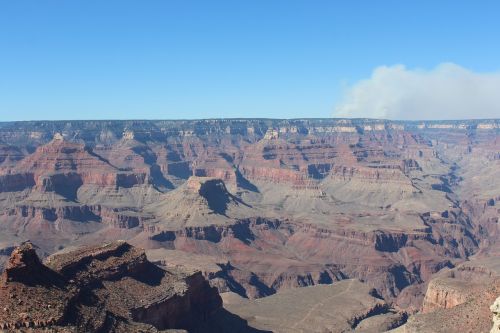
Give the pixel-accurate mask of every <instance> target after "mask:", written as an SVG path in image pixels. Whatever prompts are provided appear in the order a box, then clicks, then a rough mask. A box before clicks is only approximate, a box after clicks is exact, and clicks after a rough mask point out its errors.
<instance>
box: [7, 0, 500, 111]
mask: <svg viewBox="0 0 500 333" xmlns="http://www.w3.org/2000/svg"><path fill="white" fill-rule="evenodd" d="M498 13H500V2H498V1H384V0H381V1H333V0H330V1H314V0H313V1H311V0H309V1H307V0H304V1H294V0H288V1H277V0H276V1H275V0H253V1H215V0H214V1H188V0H178V1H177V0H163V1H154V0H148V1H138V0H136V1H128V0H119V1H112V0H108V1H102V0H71V1H62V0H59V1H55V0H53V1H44V0H32V1H28V0H26V1H23V0H16V1H8V0H0V121H9V120H29V119H126V118H141V119H145V118H148V119H171V118H213V117H217V118H219V117H273V118H295V117H331V116H333V115H334V113H335V109H336V107H337V106H338V105H339V103H342V101H345V99H346V97H345V95H346V91H347V93H348V92H349V91H350V89H351V88H352V86H353V85H356V83H357V82H358V81H359V80H363V79H368V78H370V77H371V76H372V74H373V71H374V69H376V68H378V67H379V66H394V65H398V64H402V65H405V66H406V68H408V69H410V70H418V69H422V70H433V69H434V68H436V66H439V65H440V64H442V63H454V64H457V65H459V66H461V67H462V68H465V69H467V70H468V71H471V72H473V73H479V74H481V73H483V74H484V73H498V72H499V70H500V63H499V59H500V43H499V36H500V20H499V19H498ZM354 104H356V103H354ZM358 104H359V103H358ZM358 104H356V105H358ZM471 112H472V111H471ZM359 114H360V115H364V113H363V112H361V113H359ZM489 114H491V112H490V113H489ZM356 115H358V114H356ZM461 116H464V117H467V114H465V115H461ZM472 116H474V115H473V114H471V117H472ZM499 116H500V114H499ZM414 118H418V114H416V115H414Z"/></svg>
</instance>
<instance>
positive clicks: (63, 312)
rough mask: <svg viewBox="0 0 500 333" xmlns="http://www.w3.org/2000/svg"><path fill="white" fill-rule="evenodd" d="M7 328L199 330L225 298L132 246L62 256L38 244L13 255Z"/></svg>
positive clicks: (1, 296)
mask: <svg viewBox="0 0 500 333" xmlns="http://www.w3.org/2000/svg"><path fill="white" fill-rule="evenodd" d="M0 304H1V305H2V308H1V309H0V329H3V330H6V331H16V330H19V329H21V328H23V329H25V330H28V331H40V330H48V331H50V332H157V331H160V330H167V329H186V330H196V327H197V326H198V325H200V324H203V322H204V321H207V320H210V318H211V316H213V315H214V314H215V313H217V312H218V311H220V309H221V307H222V299H221V297H220V296H219V294H218V292H217V290H216V289H215V288H212V287H210V286H209V284H208V282H207V281H206V280H205V279H204V278H203V276H202V275H201V273H199V272H192V271H191V272H189V271H186V270H182V269H180V268H178V269H170V270H168V271H166V270H163V269H161V268H159V267H157V266H155V265H153V264H152V263H150V262H149V261H147V259H146V256H145V254H144V251H142V250H140V249H137V248H134V247H132V246H131V245H129V244H127V243H125V242H114V243H110V244H106V245H103V246H98V247H88V248H84V249H82V250H78V251H72V252H68V253H64V254H59V255H54V256H52V257H49V258H48V259H47V260H46V263H45V264H42V262H41V261H40V259H39V258H38V256H37V254H36V252H35V249H34V247H33V245H32V244H31V243H24V244H22V245H21V246H20V247H18V248H17V249H16V250H14V252H13V253H12V255H11V257H10V259H9V261H8V263H7V265H6V268H5V271H4V273H3V275H2V278H1V281H0Z"/></svg>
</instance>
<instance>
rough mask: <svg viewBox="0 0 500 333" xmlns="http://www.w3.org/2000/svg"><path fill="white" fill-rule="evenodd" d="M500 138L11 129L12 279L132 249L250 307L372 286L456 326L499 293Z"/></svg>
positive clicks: (271, 125)
mask: <svg viewBox="0 0 500 333" xmlns="http://www.w3.org/2000/svg"><path fill="white" fill-rule="evenodd" d="M499 131H500V127H499V121H498V120H470V121H431V122H411V121H408V122H400V121H385V120H369V119H352V120H351V119H296V120H273V119H232V120H225V119H220V120H216V119H214V120H189V121H71V122H66V121H64V122H22V123H0V221H1V222H0V268H1V267H2V266H6V265H8V263H7V261H8V258H9V255H10V252H12V246H13V244H15V243H19V241H20V240H23V239H31V240H32V241H33V242H34V243H35V244H36V245H37V246H38V247H39V248H40V252H41V253H43V255H44V256H45V255H48V254H52V253H54V252H57V251H59V250H61V249H64V248H65V247H67V246H80V245H85V244H99V243H101V244H102V243H107V242H112V241H115V240H117V239H125V240H127V242H129V243H131V244H134V245H137V246H139V247H141V248H145V249H147V250H149V252H150V251H156V253H155V254H156V257H155V262H156V261H157V262H159V263H163V264H166V267H169V268H168V269H170V268H172V267H174V266H175V265H172V264H173V262H178V263H179V264H180V265H186V264H189V263H190V261H194V262H202V263H203V264H200V265H201V267H200V268H202V270H203V272H202V274H203V275H204V276H205V277H206V278H207V279H208V280H209V282H210V283H211V284H212V285H213V286H216V287H217V288H218V289H219V290H220V291H224V292H227V291H230V292H234V293H237V294H239V295H240V296H243V297H246V298H250V299H253V298H261V297H264V296H269V295H274V294H277V293H278V294H279V293H281V292H285V291H286V290H288V289H293V288H296V287H305V286H311V285H318V284H332V283H334V284H335V282H337V281H339V280H344V279H360V280H362V281H364V282H365V283H366V284H367V285H368V286H369V287H370V288H375V289H376V290H377V292H378V293H379V294H380V295H381V296H382V297H383V298H384V300H385V301H386V302H387V303H388V304H390V306H392V307H393V308H395V309H398V310H401V311H406V312H408V313H410V314H411V313H416V312H424V313H422V314H420V315H421V316H427V315H429V316H430V315H432V314H433V313H440V312H441V311H458V310H457V309H461V308H462V307H466V306H469V305H468V304H469V302H472V301H471V300H472V299H473V296H474V295H473V294H474V293H475V292H476V290H482V289H481V287H482V286H485V285H491V283H493V282H494V281H495V280H494V279H493V278H492V277H494V276H495V274H493V273H492V274H491V276H489V277H488V278H483V277H484V274H483V273H480V272H487V271H488V272H495V268H494V267H493V266H494V265H493V266H492V265H490V264H487V265H486V264H484V263H485V262H486V261H488V260H489V259H491V258H495V257H498V255H499V254H500V242H499V241H498V240H499V239H500V237H499V236H500V233H499V229H498V225H499V224H498V221H499V217H500V210H499V207H498V205H499V202H500V190H499V189H500V186H499V184H498V179H500V173H499V172H500V135H499V134H500V132H499ZM172 253H176V254H177V257H176V259H175V260H170V261H169V254H172ZM60 258H62V257H60ZM478 262H480V264H477V263H478ZM476 264H477V265H476ZM483 264H484V265H483ZM481 267H482V268H481ZM485 267H486V268H485ZM117 269H118V270H119V271H121V270H122V269H123V267H121V268H120V267H118V268H117ZM172 269H173V268H172ZM53 271H54V272H55V273H56V274H59V275H61V274H62V273H61V271H60V268H57V269H56V268H54V269H53ZM9 272H10V273H9V274H13V273H12V271H9ZM446 272H449V274H455V275H454V276H452V275H446V274H448V273H446ZM450 272H451V273H450ZM445 273H446V274H445ZM47 274H48V273H47ZM485 274H486V273H485ZM488 274H489V273H488ZM59 275H58V276H59ZM68 278H69V277H67V276H64V275H63V279H66V280H67V279H68ZM83 278H87V277H83ZM56 280H57V279H56ZM468 280H470V281H468ZM49 287H50V288H52V289H54V288H53V287H51V286H49ZM66 288H69V287H67V286H66ZM476 288H479V289H476ZM56 289H57V288H55V289H54V293H55V294H56V293H57V291H56ZM68 290H69V289H68ZM468 290H469V291H473V292H471V293H468V292H467V291H468ZM67 294H68V295H70V291H68V292H67ZM481 304H482V303H481ZM477 309H481V311H483V312H484V313H481V314H478V317H477V318H480V320H483V318H486V316H487V315H488V316H489V313H488V310H487V308H485V307H484V306H483V305H481V306H480V307H477ZM151 311H153V310H151ZM155 311H156V310H155ZM137 313H139V312H137ZM56 315H57V313H55V314H54V318H56ZM148 315H149V314H148ZM420 315H417V316H415V317H410V322H409V326H408V327H411V322H415V323H416V322H417V321H418V320H419V319H418V318H419V317H418V316H420ZM137 316H140V315H139V314H137ZM425 318H427V317H425ZM372 320H373V321H377V322H378V321H384V320H385V319H380V318H374V319H372ZM365 324H366V323H365ZM464 325H466V324H464ZM481 325H483V324H481ZM362 327H364V325H362V326H361V328H362ZM361 328H360V329H361Z"/></svg>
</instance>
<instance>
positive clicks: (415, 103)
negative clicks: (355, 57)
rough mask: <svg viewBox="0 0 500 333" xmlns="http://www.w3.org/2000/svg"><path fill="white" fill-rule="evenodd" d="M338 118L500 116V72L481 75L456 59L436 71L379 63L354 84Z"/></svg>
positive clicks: (347, 93)
mask: <svg viewBox="0 0 500 333" xmlns="http://www.w3.org/2000/svg"><path fill="white" fill-rule="evenodd" d="M334 116H335V117H351V118H384V119H401V120H411V119H415V120H423V119H425V120H434V119H435V120H441V119H474V118H475V119H480V118H499V117H500V72H494V73H476V72H473V71H470V70H468V69H466V68H463V67H461V66H458V65H456V64H453V63H443V64H440V65H439V66H437V67H436V68H434V69H432V70H421V69H407V68H406V67H405V66H404V65H395V66H381V67H377V68H376V69H375V70H374V71H373V73H372V76H371V77H370V78H369V79H366V80H361V81H359V82H357V83H356V84H354V85H353V86H351V87H349V89H348V90H347V91H346V93H345V94H344V96H343V99H342V100H341V102H340V104H338V105H337V107H336V108H335V112H334Z"/></svg>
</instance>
